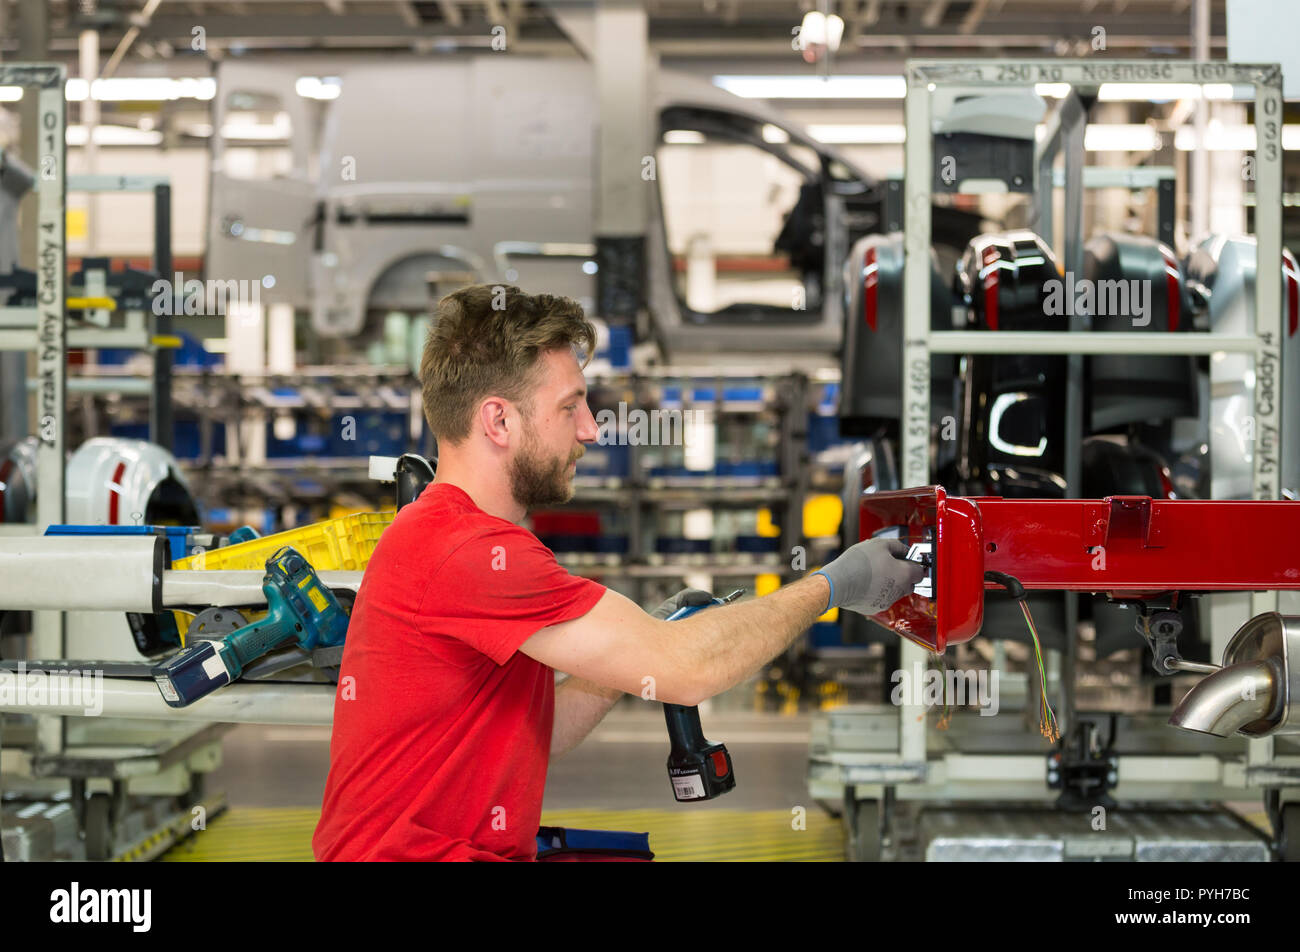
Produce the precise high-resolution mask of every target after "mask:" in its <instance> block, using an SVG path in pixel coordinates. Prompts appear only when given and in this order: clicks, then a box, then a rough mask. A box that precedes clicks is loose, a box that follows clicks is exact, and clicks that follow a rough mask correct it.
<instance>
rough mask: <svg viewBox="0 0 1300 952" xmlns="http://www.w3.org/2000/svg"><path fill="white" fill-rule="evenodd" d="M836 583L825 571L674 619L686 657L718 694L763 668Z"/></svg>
mask: <svg viewBox="0 0 1300 952" xmlns="http://www.w3.org/2000/svg"><path fill="white" fill-rule="evenodd" d="M829 598H830V583H829V582H827V581H826V579H825V577H823V576H821V575H810V576H808V577H807V578H804V579H800V580H799V581H797V582H792V583H791V584H789V585H786V586H785V587H784V588H780V589H778V590H777V591H775V592H773V593H772V594H770V595H764V596H763V597H762V598H755V599H753V600H752V601H746V602H738V603H736V604H734V605H722V606H719V607H718V608H711V609H706V610H704V611H699V612H696V613H695V614H694V615H692V616H690V617H689V618H684V619H682V620H681V621H676V622H673V624H674V625H680V626H681V627H682V633H681V639H682V640H681V641H679V642H678V644H679V645H681V646H682V647H683V649H684V653H685V655H686V657H688V658H690V659H691V663H692V664H693V665H695V670H697V671H699V672H700V673H701V677H702V681H703V683H702V684H701V685H700V687H701V688H702V689H703V691H704V696H705V697H712V696H713V695H714V694H718V693H721V692H722V691H725V690H727V688H730V687H732V686H734V685H737V684H739V683H740V682H741V681H744V680H745V679H746V678H748V677H751V676H752V675H754V674H756V673H757V672H758V671H760V670H761V669H762V667H763V665H765V664H767V663H768V662H769V661H771V660H772V659H773V658H775V657H776V656H777V655H779V654H781V652H783V651H785V649H786V648H788V647H790V645H791V644H792V643H793V642H794V640H795V639H796V638H798V637H799V636H800V635H801V634H803V632H804V631H806V630H807V629H808V627H809V626H810V625H812V623H813V622H814V621H816V620H817V616H818V615H821V614H822V613H823V612H824V611H825V610H826V602H827V600H828V599H829Z"/></svg>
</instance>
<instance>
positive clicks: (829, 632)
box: [808, 621, 866, 650]
mask: <svg viewBox="0 0 1300 952" xmlns="http://www.w3.org/2000/svg"><path fill="white" fill-rule="evenodd" d="M808 643H809V644H810V645H811V646H812V647H814V648H842V647H844V632H843V631H842V630H841V628H840V623H839V622H837V621H818V622H813V625H812V627H811V628H809V629H808ZM865 648H866V646H865V645H864V646H863V649H864V650H865Z"/></svg>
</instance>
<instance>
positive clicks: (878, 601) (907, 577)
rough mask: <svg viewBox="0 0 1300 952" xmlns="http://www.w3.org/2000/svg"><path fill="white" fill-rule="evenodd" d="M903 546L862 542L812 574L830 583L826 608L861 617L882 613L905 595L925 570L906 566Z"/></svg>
mask: <svg viewBox="0 0 1300 952" xmlns="http://www.w3.org/2000/svg"><path fill="white" fill-rule="evenodd" d="M906 555H907V546H906V545H905V544H904V543H902V542H900V541H898V540H897V539H864V540H863V541H862V542H859V543H857V544H856V545H852V546H849V548H847V549H845V550H844V552H843V553H841V554H840V556H839V558H837V559H835V561H833V562H831V563H830V564H829V565H827V566H825V567H824V568H822V569H820V570H819V571H817V572H814V573H813V574H814V575H824V576H826V579H827V581H829V582H830V583H831V597H830V601H829V602H828V603H827V605H826V608H827V609H828V610H829V609H830V608H832V607H838V608H847V609H848V610H849V611H855V612H858V613H859V614H862V615H875V614H878V613H879V612H883V611H884V610H885V609H887V608H888V607H889V606H890V605H892V604H894V602H896V601H898V600H899V599H900V598H902V597H903V596H904V595H909V594H911V592H912V589H913V588H915V587H916V586H917V585H918V584H919V583H920V581H921V579H922V578H924V577H925V567H924V566H923V565H921V564H920V563H919V562H908V561H906V560H905V559H904V556H906Z"/></svg>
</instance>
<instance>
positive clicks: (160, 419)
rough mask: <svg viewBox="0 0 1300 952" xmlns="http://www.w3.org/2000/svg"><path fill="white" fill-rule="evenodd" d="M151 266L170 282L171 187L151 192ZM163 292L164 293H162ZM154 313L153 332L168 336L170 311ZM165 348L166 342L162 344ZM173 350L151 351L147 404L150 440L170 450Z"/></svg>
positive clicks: (164, 310)
mask: <svg viewBox="0 0 1300 952" xmlns="http://www.w3.org/2000/svg"><path fill="white" fill-rule="evenodd" d="M153 233H154V248H153V266H154V270H156V271H157V272H158V276H159V277H160V278H162V279H163V280H164V281H168V282H170V281H171V279H172V187H171V186H170V185H165V184H160V185H155V186H154V189H153ZM163 293H166V292H163ZM161 311H162V313H160V314H158V313H156V314H155V323H154V333H155V334H157V335H159V336H160V337H170V336H171V333H172V314H171V308H169V307H165V308H162V309H161ZM163 343H164V345H165V344H166V342H165V341H164V342H163ZM172 363H173V355H172V349H171V347H169V346H159V347H155V348H154V352H153V400H152V401H151V402H150V404H149V439H150V441H151V442H153V443H157V444H158V445H159V446H161V447H162V448H163V449H165V450H168V451H170V450H171V449H172V443H173V439H174V430H175V427H174V426H173V425H172V420H173V414H172Z"/></svg>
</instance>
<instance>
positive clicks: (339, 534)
mask: <svg viewBox="0 0 1300 952" xmlns="http://www.w3.org/2000/svg"><path fill="white" fill-rule="evenodd" d="M396 515H397V512H396V510H392V509H390V510H385V511H384V512H355V513H353V514H352V515H350V516H343V517H342V518H339V519H327V520H326V521H324V522H317V523H314V524H312V525H310V526H302V527H301V528H298V529H289V530H287V531H285V532H277V533H275V534H274V535H269V536H263V537H262V538H260V539H249V540H248V541H247V542H241V543H239V544H238V545H227V546H223V547H222V548H219V549H210V550H209V551H207V552H200V553H198V554H197V555H192V556H190V557H189V558H187V559H179V560H177V561H176V562H174V563H173V564H172V568H174V569H193V570H216V569H254V570H257V571H261V570H262V569H264V568H266V560H267V559H269V558H270V557H271V556H273V555H274V554H275V553H276V552H277V551H278V550H279V549H280V548H281V547H282V546H286V545H291V546H293V547H294V548H295V549H297V550H298V553H299V554H300V555H301V556H302V557H303V558H305V559H306V560H307V562H308V563H309V564H310V565H311V567H312V568H314V569H316V571H318V572H328V571H357V570H361V569H364V568H365V567H366V563H367V562H369V561H370V554H371V553H372V552H374V551H375V545H376V544H377V543H378V542H379V537H380V535H382V534H383V531H384V530H385V529H387V528H388V526H389V525H390V524H391V523H392V521H393V517H394V516H396Z"/></svg>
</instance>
